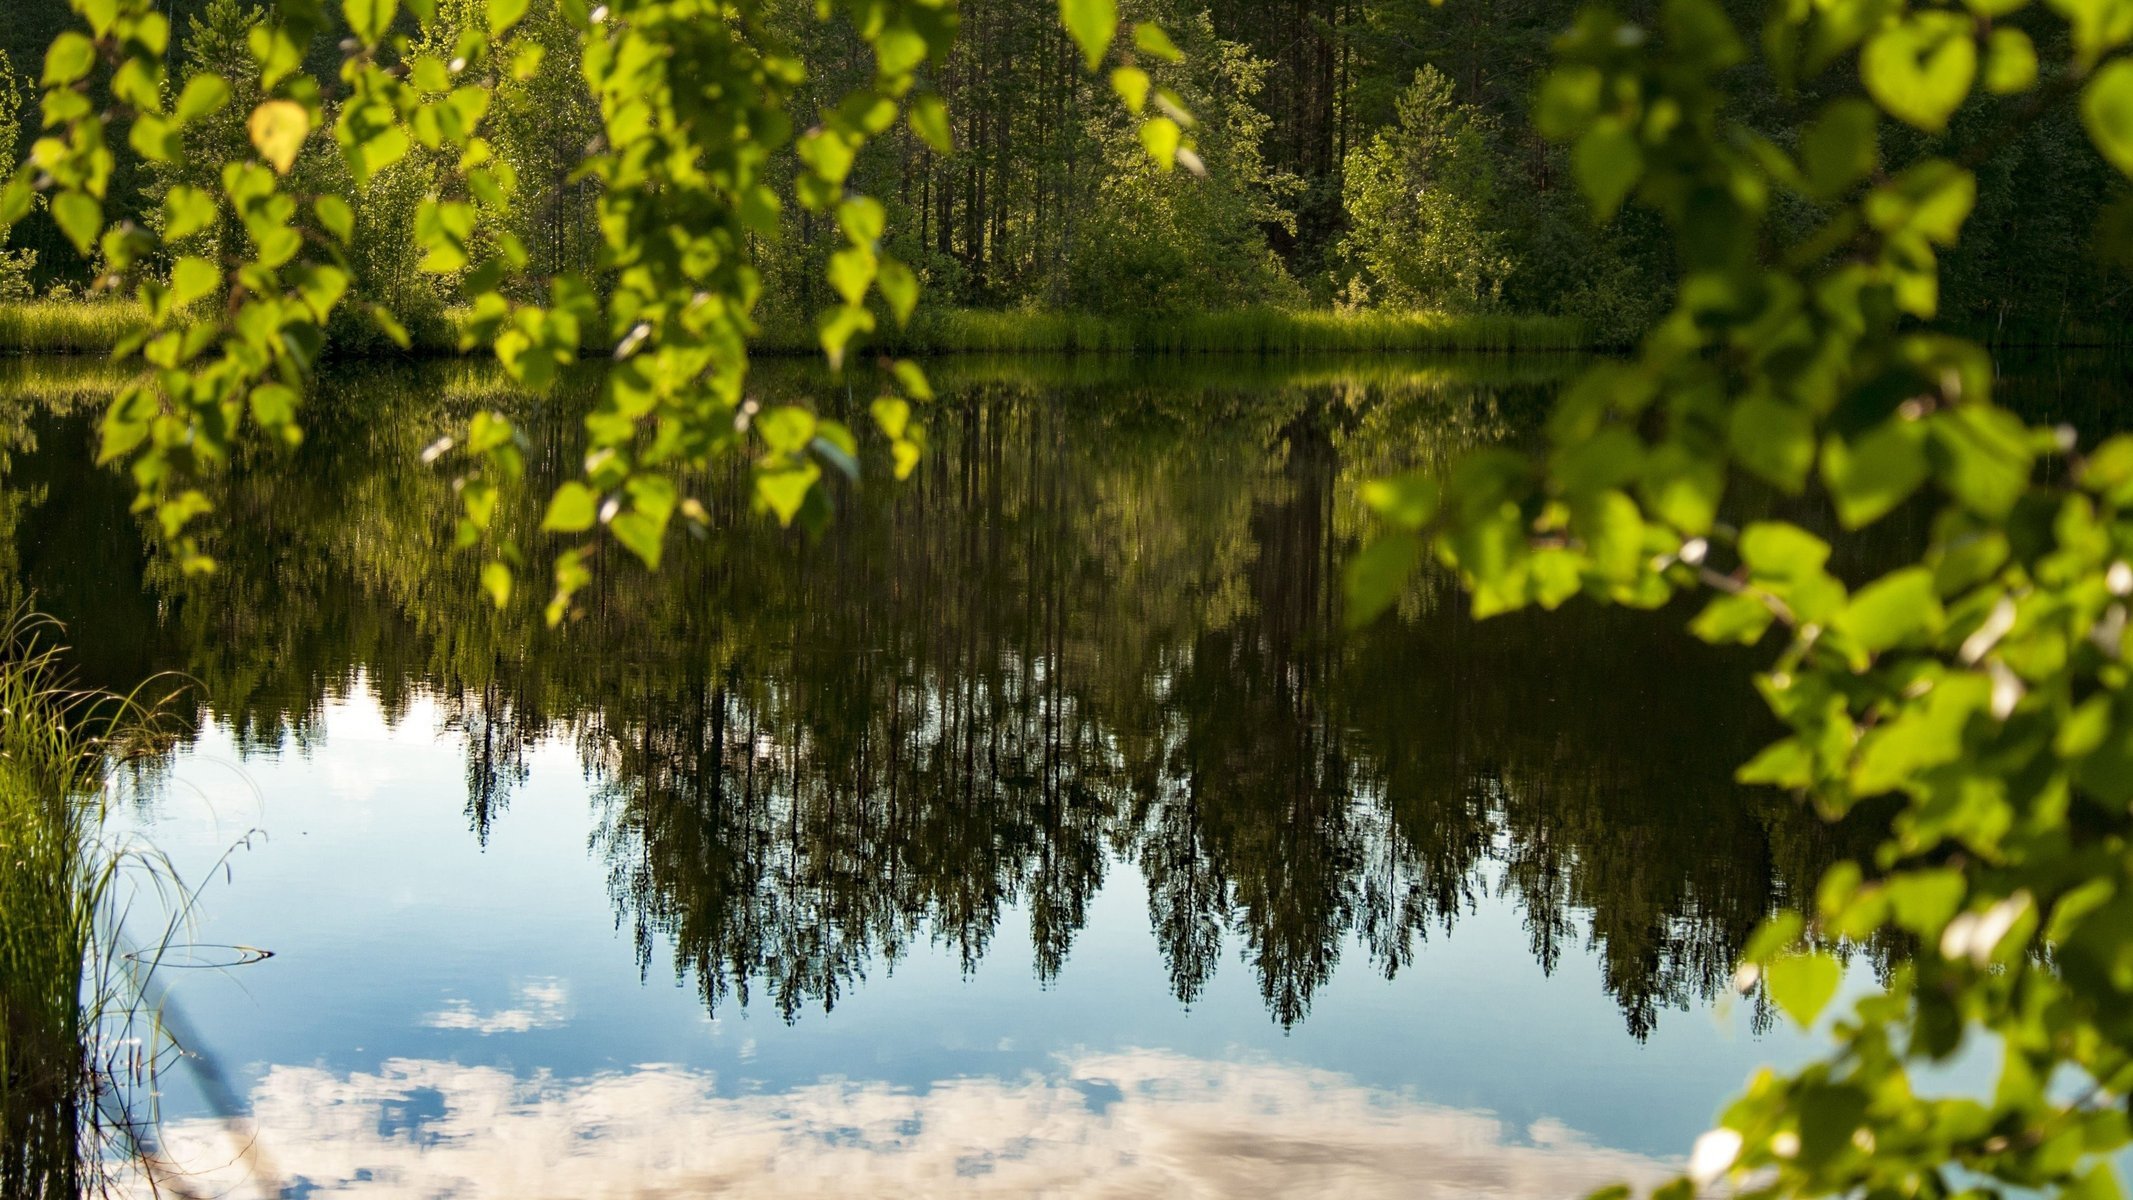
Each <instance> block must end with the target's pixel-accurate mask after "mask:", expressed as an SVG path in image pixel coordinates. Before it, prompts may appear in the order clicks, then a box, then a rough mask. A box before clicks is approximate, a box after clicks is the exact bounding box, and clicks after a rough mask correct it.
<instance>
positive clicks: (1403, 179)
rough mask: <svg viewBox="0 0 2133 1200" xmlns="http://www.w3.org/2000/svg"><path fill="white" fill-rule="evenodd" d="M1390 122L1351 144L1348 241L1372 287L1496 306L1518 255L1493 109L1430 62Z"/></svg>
mask: <svg viewBox="0 0 2133 1200" xmlns="http://www.w3.org/2000/svg"><path fill="white" fill-rule="evenodd" d="M1396 112H1397V114H1398V116H1397V120H1396V122H1395V123H1394V125H1393V126H1391V127H1390V128H1388V129H1385V130H1382V131H1380V132H1379V133H1377V134H1376V135H1375V136H1373V137H1372V138H1371V139H1370V141H1369V143H1367V144H1366V145H1364V146H1361V147H1359V148H1357V149H1356V150H1354V151H1351V152H1350V154H1349V156H1348V163H1347V173H1346V178H1345V181H1344V184H1343V193H1342V203H1343V205H1344V206H1345V207H1346V209H1347V212H1348V227H1349V228H1348V237H1347V239H1346V241H1344V242H1343V243H1342V251H1343V253H1344V254H1345V255H1346V256H1347V257H1348V258H1349V260H1350V261H1351V262H1353V264H1354V265H1355V268H1356V269H1357V270H1358V272H1359V273H1360V276H1361V281H1362V284H1363V286H1364V288H1365V289H1366V293H1365V294H1366V295H1367V296H1368V297H1369V298H1370V299H1372V300H1375V301H1377V302H1379V303H1384V304H1390V305H1394V306H1397V307H1401V308H1411V309H1436V310H1440V311H1449V312H1461V311H1469V310H1474V309H1485V308H1489V307H1491V306H1493V305H1494V304H1495V303H1496V301H1497V300H1498V299H1500V298H1501V297H1502V295H1503V284H1504V277H1505V276H1506V275H1508V274H1509V273H1510V271H1511V267H1512V264H1511V260H1510V258H1509V257H1508V255H1507V254H1506V253H1505V251H1504V249H1503V238H1502V235H1501V234H1500V233H1499V232H1498V231H1497V230H1496V229H1494V228H1493V222H1494V221H1495V220H1496V219H1497V207H1498V201H1497V196H1496V175H1497V172H1496V165H1495V162H1494V160H1493V154H1494V147H1493V145H1492V143H1493V142H1494V140H1495V137H1494V134H1493V132H1492V131H1491V129H1490V128H1489V118H1488V117H1487V116H1486V115H1485V114H1484V113H1483V112H1482V111H1481V110H1480V109H1479V108H1477V107H1476V106H1474V105H1471V104H1462V103H1460V102H1459V101H1458V100H1456V99H1454V97H1453V94H1452V84H1451V80H1449V79H1447V78H1445V77H1444V75H1443V73H1442V72H1440V71H1438V70H1436V69H1435V68H1433V67H1432V68H1424V69H1423V70H1422V71H1420V72H1418V73H1417V74H1416V75H1415V81H1414V84H1413V85H1412V86H1410V87H1409V88H1408V89H1407V91H1406V92H1404V93H1402V94H1401V96H1400V99H1399V101H1398V103H1397V105H1396Z"/></svg>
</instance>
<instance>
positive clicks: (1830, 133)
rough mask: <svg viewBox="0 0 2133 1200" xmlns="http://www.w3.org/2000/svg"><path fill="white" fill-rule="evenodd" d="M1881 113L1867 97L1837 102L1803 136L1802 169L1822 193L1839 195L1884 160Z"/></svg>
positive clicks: (1808, 180) (1817, 192) (1809, 183)
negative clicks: (1879, 139) (1881, 143)
mask: <svg viewBox="0 0 2133 1200" xmlns="http://www.w3.org/2000/svg"><path fill="white" fill-rule="evenodd" d="M1880 123H1881V114H1880V113H1878V112H1876V111H1874V106H1873V105H1871V104H1868V103H1867V102H1866V101H1864V100H1859V99H1856V98H1846V99H1842V100H1836V101H1833V102H1832V103H1831V104H1830V105H1829V106H1828V107H1827V108H1825V109H1823V110H1822V115H1821V116H1819V117H1817V118H1815V122H1814V124H1813V125H1810V126H1808V128H1807V132H1806V133H1804V134H1802V135H1800V169H1801V171H1802V172H1803V173H1804V174H1805V176H1806V179H1807V184H1808V187H1809V188H1810V189H1811V190H1812V191H1813V192H1814V193H1815V194H1816V195H1818V196H1824V197H1835V196H1838V195H1840V194H1842V193H1843V192H1844V190H1845V189H1847V188H1849V187H1851V186H1852V185H1853V184H1855V183H1857V182H1859V181H1860V180H1862V179H1864V178H1866V177H1867V176H1868V175H1871V174H1873V172H1874V168H1875V167H1876V166H1878V165H1879V164H1880V161H1881V146H1880V143H1879V141H1878V133H1879V129H1880Z"/></svg>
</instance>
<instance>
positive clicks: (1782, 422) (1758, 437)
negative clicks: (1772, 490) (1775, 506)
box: [1726, 395, 1815, 492]
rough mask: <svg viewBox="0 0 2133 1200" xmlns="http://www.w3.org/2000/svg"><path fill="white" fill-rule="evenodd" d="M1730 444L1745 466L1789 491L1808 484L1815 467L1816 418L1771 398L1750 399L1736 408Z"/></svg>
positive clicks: (1729, 425)
mask: <svg viewBox="0 0 2133 1200" xmlns="http://www.w3.org/2000/svg"><path fill="white" fill-rule="evenodd" d="M1726 444H1727V445H1728V446H1729V447H1730V448H1731V449H1732V451H1733V455H1734V457H1736V458H1738V459H1739V460H1740V462H1741V465H1742V466H1744V467H1747V468H1748V469H1749V470H1751V471H1753V472H1755V473H1756V474H1757V475H1760V476H1762V477H1763V478H1764V479H1766V480H1769V481H1770V482H1771V483H1774V484H1776V485H1777V486H1778V487H1781V488H1783V489H1784V490H1786V491H1788V492H1797V491H1799V490H1800V487H1801V485H1803V484H1804V483H1806V482H1807V469H1808V468H1809V467H1811V466H1813V465H1814V460H1815V439H1814V418H1812V417H1810V416H1809V415H1808V414H1807V412H1806V411H1805V410H1804V409H1801V408H1799V407H1797V406H1795V405H1791V404H1787V403H1785V402H1784V401H1782V400H1776V399H1773V398H1771V397H1769V396H1762V395H1757V396H1750V397H1748V398H1747V399H1746V400H1743V401H1741V402H1740V403H1739V404H1736V405H1735V406H1734V407H1733V415H1732V416H1731V417H1730V418H1729V419H1728V421H1727V425H1726Z"/></svg>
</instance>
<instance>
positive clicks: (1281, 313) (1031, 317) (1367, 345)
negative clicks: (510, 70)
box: [0, 300, 1592, 358]
mask: <svg viewBox="0 0 2133 1200" xmlns="http://www.w3.org/2000/svg"><path fill="white" fill-rule="evenodd" d="M463 319H464V314H463V313H460V312H450V313H446V314H444V315H443V316H442V317H440V318H439V319H437V320H436V321H433V322H430V323H429V324H426V325H424V326H423V327H422V328H421V329H419V330H418V331H417V334H418V336H417V338H416V342H415V345H414V347H413V349H412V352H413V353H414V354H416V355H419V356H436V355H443V356H449V355H451V354H453V353H455V352H456V351H455V347H456V344H457V337H458V327H459V324H460V322H461V321H463ZM144 320H145V315H144V313H143V311H142V309H141V308H140V306H139V305H136V304H129V303H125V302H123V301H98V302H72V301H56V300H38V301H31V302H26V303H17V304H0V353H15V354H100V353H104V352H106V351H109V350H110V349H111V348H112V347H113V346H115V345H117V344H118V342H119V341H120V339H122V338H124V337H126V336H127V335H128V334H131V333H135V332H138V331H139V330H140V329H141V327H142V325H143V323H144ZM344 333H345V331H344ZM1591 341H1592V340H1591V338H1590V336H1589V335H1588V334H1587V332H1586V329H1585V326H1584V324H1583V323H1582V322H1580V321H1577V320H1575V319H1573V318H1569V317H1548V316H1520V315H1512V314H1503V313H1479V314H1468V315H1451V314H1446V313H1432V312H1335V311H1330V310H1308V309H1284V308H1245V309H1236V310H1233V311H1228V312H1209V313H1175V314H1158V313H1144V314H1133V315H1124V316H1102V315H1097V314H1092V313H1067V312H1025V311H1009V312H1000V311H990V310H983V309H964V308H934V309H927V310H924V311H922V312H921V313H920V314H919V316H918V317H917V318H916V319H915V320H914V321H913V322H912V323H911V325H910V327H909V328H908V329H904V330H897V331H890V330H885V331H884V332H883V334H882V335H881V336H879V337H878V338H876V339H875V341H874V343H873V345H874V346H875V347H876V348H878V349H881V350H885V351H888V352H890V353H895V354H911V355H947V354H1137V355H1142V356H1169V357H1184V356H1190V355H1256V356H1259V357H1263V358H1272V357H1292V356H1297V355H1304V354H1386V353H1407V354H1412V353H1418V352H1431V353H1438V352H1469V353H1471V352H1482V353H1499V354H1505V353H1517V352H1528V351H1564V350H1583V349H1590V348H1592V345H1591ZM757 348H758V349H759V350H761V351H763V352H764V353H766V354H772V355H780V354H814V353H818V349H817V347H816V344H815V340H814V334H813V330H812V326H811V325H810V324H809V323H808V322H807V321H806V320H804V319H801V318H798V317H791V318H786V317H779V316H773V317H769V318H766V320H765V321H764V330H763V334H762V336H761V338H760V339H758V341H757ZM336 353H340V354H345V355H347V356H349V357H356V358H361V357H372V356H377V355H381V354H382V355H384V356H386V357H395V358H397V357H404V356H405V354H406V353H407V352H403V351H401V350H399V349H398V348H396V347H393V346H391V345H389V344H387V343H385V342H384V341H383V340H382V339H379V338H376V337H369V338H362V337H354V336H344V337H342V338H341V339H339V340H338V341H337V343H336ZM590 353H591V351H590V349H588V354H590Z"/></svg>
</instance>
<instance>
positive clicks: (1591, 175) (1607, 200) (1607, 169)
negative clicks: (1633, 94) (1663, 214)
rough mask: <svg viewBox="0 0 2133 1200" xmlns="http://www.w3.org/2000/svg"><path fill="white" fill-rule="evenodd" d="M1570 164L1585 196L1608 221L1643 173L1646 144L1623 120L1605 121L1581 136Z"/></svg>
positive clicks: (1572, 153)
mask: <svg viewBox="0 0 2133 1200" xmlns="http://www.w3.org/2000/svg"><path fill="white" fill-rule="evenodd" d="M1570 167H1571V170H1572V171H1574V172H1576V174H1577V179H1578V186H1579V187H1580V188H1582V189H1584V192H1585V198H1586V199H1588V200H1590V201H1592V208H1593V212H1594V213H1596V214H1597V215H1598V216H1599V218H1600V219H1601V220H1603V221H1605V220H1607V219H1609V218H1611V217H1613V216H1614V215H1615V213H1617V212H1619V211H1620V210H1621V208H1622V202H1623V201H1624V200H1627V199H1628V198H1629V193H1630V191H1631V190H1632V189H1634V188H1635V187H1636V186H1637V180H1638V179H1639V178H1641V177H1642V176H1643V174H1644V148H1643V147H1642V146H1640V145H1639V144H1638V143H1637V138H1636V135H1635V134H1633V133H1631V132H1630V131H1629V130H1628V129H1626V128H1624V127H1623V126H1622V124H1621V123H1620V122H1618V121H1611V120H1609V121H1601V122H1598V123H1596V124H1594V125H1593V126H1592V127H1591V128H1590V129H1587V130H1586V131H1585V133H1584V135H1583V136H1582V137H1580V138H1578V140H1577V145H1576V146H1575V147H1573V148H1572V150H1571V152H1570Z"/></svg>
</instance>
